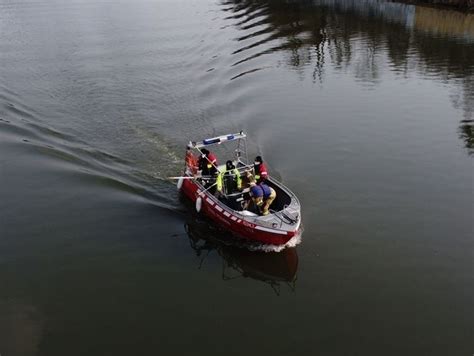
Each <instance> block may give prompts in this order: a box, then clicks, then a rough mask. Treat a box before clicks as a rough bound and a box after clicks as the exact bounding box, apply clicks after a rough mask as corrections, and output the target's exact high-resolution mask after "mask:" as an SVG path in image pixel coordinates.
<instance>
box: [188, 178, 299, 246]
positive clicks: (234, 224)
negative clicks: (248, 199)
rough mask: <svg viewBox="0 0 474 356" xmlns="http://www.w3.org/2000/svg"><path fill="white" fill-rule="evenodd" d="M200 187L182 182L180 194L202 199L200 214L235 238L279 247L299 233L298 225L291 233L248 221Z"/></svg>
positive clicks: (193, 183)
mask: <svg viewBox="0 0 474 356" xmlns="http://www.w3.org/2000/svg"><path fill="white" fill-rule="evenodd" d="M201 189H202V188H201V187H200V186H199V185H198V184H196V183H195V182H194V181H193V180H191V179H186V180H184V181H183V183H182V186H181V188H180V190H181V192H182V193H183V194H184V195H185V196H186V197H188V198H189V199H190V200H191V201H193V202H196V200H197V199H198V197H201V198H202V205H201V209H200V213H202V214H204V215H206V216H207V217H208V218H210V219H211V220H212V221H214V222H215V223H216V224H218V225H220V226H221V227H222V228H224V229H225V230H228V231H229V232H231V233H232V234H234V235H236V236H237V237H240V238H244V239H246V240H248V241H250V242H256V243H260V244H264V245H276V246H281V245H285V244H287V243H288V242H289V241H290V240H291V239H292V238H294V237H295V236H296V235H297V234H298V233H299V224H298V225H297V226H295V229H294V230H292V231H285V230H279V229H276V228H269V227H265V226H262V225H259V224H255V223H253V222H251V221H248V220H247V219H246V218H245V217H244V216H242V215H240V214H238V213H236V212H235V211H234V210H232V209H229V208H228V207H226V206H225V205H224V204H223V203H221V202H220V201H219V200H218V199H216V198H215V197H214V196H212V195H211V194H209V193H207V192H205V193H201Z"/></svg>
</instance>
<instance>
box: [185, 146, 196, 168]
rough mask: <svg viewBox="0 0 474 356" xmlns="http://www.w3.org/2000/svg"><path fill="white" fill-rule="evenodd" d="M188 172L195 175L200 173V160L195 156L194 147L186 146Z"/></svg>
mask: <svg viewBox="0 0 474 356" xmlns="http://www.w3.org/2000/svg"><path fill="white" fill-rule="evenodd" d="M185 162H186V171H187V172H190V173H192V174H193V175H194V174H196V173H197V171H198V168H199V167H198V159H197V157H196V156H195V155H194V153H193V150H192V147H191V146H190V145H187V146H186V157H185Z"/></svg>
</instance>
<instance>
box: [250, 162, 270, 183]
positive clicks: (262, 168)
mask: <svg viewBox="0 0 474 356" xmlns="http://www.w3.org/2000/svg"><path fill="white" fill-rule="evenodd" d="M253 169H254V171H255V180H256V181H257V184H260V183H262V182H265V181H266V179H267V178H268V171H267V166H266V165H265V163H263V159H262V156H257V157H255V161H254V166H253Z"/></svg>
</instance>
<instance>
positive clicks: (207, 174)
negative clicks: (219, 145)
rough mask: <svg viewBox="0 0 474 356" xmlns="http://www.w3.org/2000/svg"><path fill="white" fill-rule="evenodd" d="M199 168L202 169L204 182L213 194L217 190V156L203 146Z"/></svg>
mask: <svg viewBox="0 0 474 356" xmlns="http://www.w3.org/2000/svg"><path fill="white" fill-rule="evenodd" d="M198 168H199V170H200V171H201V176H202V184H203V185H204V187H205V188H206V189H209V192H210V193H211V194H214V193H215V192H216V177H217V172H218V171H217V158H216V156H214V154H212V153H211V152H209V150H207V149H205V148H203V149H202V150H201V157H200V158H199V164H198Z"/></svg>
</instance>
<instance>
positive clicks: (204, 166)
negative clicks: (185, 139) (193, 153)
mask: <svg viewBox="0 0 474 356" xmlns="http://www.w3.org/2000/svg"><path fill="white" fill-rule="evenodd" d="M216 167H217V158H216V156H214V155H213V154H212V153H209V154H208V155H207V157H201V158H199V169H200V170H202V174H203V175H214V173H216V172H217V168H216Z"/></svg>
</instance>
